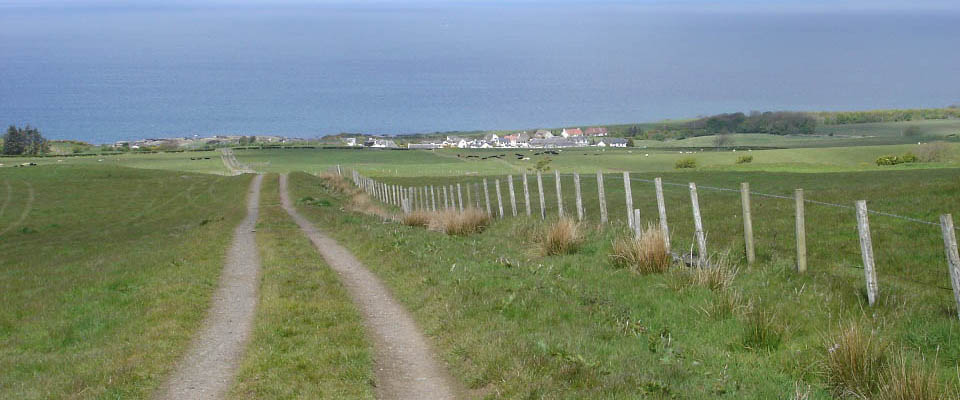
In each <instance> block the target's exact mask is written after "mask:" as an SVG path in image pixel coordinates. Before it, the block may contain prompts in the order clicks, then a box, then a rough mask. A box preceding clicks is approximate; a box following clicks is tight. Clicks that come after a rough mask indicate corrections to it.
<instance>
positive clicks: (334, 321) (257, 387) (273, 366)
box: [233, 175, 373, 399]
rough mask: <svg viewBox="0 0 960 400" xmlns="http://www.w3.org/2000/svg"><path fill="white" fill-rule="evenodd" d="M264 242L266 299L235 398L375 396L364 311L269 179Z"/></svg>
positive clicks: (261, 232) (260, 227)
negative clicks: (320, 253)
mask: <svg viewBox="0 0 960 400" xmlns="http://www.w3.org/2000/svg"><path fill="white" fill-rule="evenodd" d="M257 244H258V246H259V248H260V257H261V276H262V278H261V285H260V303H259V305H258V306H257V317H256V323H255V327H254V335H253V339H252V340H251V342H250V344H249V345H248V348H247V353H246V355H245V357H244V361H243V364H242V366H241V368H240V372H239V376H238V379H237V383H236V385H235V387H234V389H233V397H236V398H257V399H264V398H269V399H287V398H291V399H292V398H328V399H372V398H373V366H372V358H371V350H370V345H369V343H368V342H367V341H366V340H365V338H364V332H363V324H362V320H361V318H360V315H359V313H358V311H357V310H356V308H355V307H354V305H353V303H352V302H351V300H350V298H349V296H348V295H347V292H346V289H345V288H344V287H343V286H342V284H341V283H340V281H339V280H338V279H337V276H336V274H335V273H334V272H333V271H332V270H331V269H330V268H329V267H328V266H327V265H326V264H325V263H324V261H323V258H321V257H320V255H319V254H318V253H317V251H316V250H315V249H314V248H313V245H312V244H311V243H310V240H309V239H307V237H306V236H304V234H303V233H302V232H301V231H300V229H299V227H297V225H296V224H294V222H293V220H292V219H290V217H289V216H288V215H287V213H286V211H284V210H283V209H282V208H281V206H280V195H279V193H278V184H277V176H276V175H268V176H266V177H265V179H264V182H263V190H262V192H261V198H260V219H259V221H258V223H257Z"/></svg>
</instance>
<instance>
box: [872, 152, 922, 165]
mask: <svg viewBox="0 0 960 400" xmlns="http://www.w3.org/2000/svg"><path fill="white" fill-rule="evenodd" d="M917 160H918V158H917V156H915V155H913V153H906V154H904V155H902V156H893V155H886V156H880V157H879V158H877V165H897V164H904V163H914V162H917Z"/></svg>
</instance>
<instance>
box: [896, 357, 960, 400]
mask: <svg viewBox="0 0 960 400" xmlns="http://www.w3.org/2000/svg"><path fill="white" fill-rule="evenodd" d="M881 384H882V388H881V390H880V393H878V396H877V399H880V400H945V399H949V398H956V397H955V396H956V393H954V394H953V395H951V394H950V393H948V390H947V389H945V388H944V387H943V386H941V385H940V382H939V380H938V379H937V374H936V372H935V371H934V370H933V369H932V368H928V367H927V366H926V365H925V364H923V363H920V362H915V361H913V360H910V358H909V356H907V355H906V354H905V353H904V352H903V351H900V352H897V354H896V355H894V356H893V357H892V359H891V360H890V361H889V362H888V363H887V365H886V373H885V374H884V375H883V378H882V380H881Z"/></svg>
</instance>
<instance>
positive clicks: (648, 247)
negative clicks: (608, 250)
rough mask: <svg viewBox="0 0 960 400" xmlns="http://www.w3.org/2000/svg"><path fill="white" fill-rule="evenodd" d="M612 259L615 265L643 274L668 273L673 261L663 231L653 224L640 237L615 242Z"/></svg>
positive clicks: (620, 239) (625, 238)
mask: <svg viewBox="0 0 960 400" xmlns="http://www.w3.org/2000/svg"><path fill="white" fill-rule="evenodd" d="M610 258H611V259H613V263H614V265H616V266H618V267H621V268H630V269H631V270H633V271H634V272H638V273H641V274H651V273H663V272H666V271H667V269H669V268H670V264H671V262H672V261H673V256H672V255H670V252H669V251H667V241H666V237H665V236H664V235H663V231H661V230H660V228H658V227H655V226H653V225H652V224H649V225H647V229H646V230H644V231H643V232H642V234H641V235H640V237H624V238H619V239H617V240H616V241H614V242H613V254H611V255H610Z"/></svg>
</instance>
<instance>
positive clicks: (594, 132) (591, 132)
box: [584, 126, 607, 136]
mask: <svg viewBox="0 0 960 400" xmlns="http://www.w3.org/2000/svg"><path fill="white" fill-rule="evenodd" d="M584 133H585V134H586V135H587V136H607V128H604V127H602V126H601V127H593V128H587V130H586V131H584Z"/></svg>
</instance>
